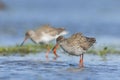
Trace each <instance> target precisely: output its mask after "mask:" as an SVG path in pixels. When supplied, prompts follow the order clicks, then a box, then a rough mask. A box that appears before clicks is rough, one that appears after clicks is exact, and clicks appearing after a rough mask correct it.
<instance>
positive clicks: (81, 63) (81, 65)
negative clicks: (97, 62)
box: [79, 54, 84, 68]
mask: <svg viewBox="0 0 120 80" xmlns="http://www.w3.org/2000/svg"><path fill="white" fill-rule="evenodd" d="M79 67H80V68H81V67H84V65H83V54H81V55H80V63H79Z"/></svg>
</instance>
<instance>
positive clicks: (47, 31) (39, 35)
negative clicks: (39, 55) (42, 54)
mask: <svg viewBox="0 0 120 80" xmlns="http://www.w3.org/2000/svg"><path fill="white" fill-rule="evenodd" d="M65 34H67V31H66V30H65V29H64V28H55V27H51V26H49V25H43V26H41V27H40V28H38V29H37V30H35V31H33V30H29V31H27V32H26V34H25V39H24V41H23V42H22V43H21V46H22V45H23V44H24V42H25V41H26V40H27V39H28V38H30V39H31V40H32V41H33V42H34V43H40V44H41V43H43V44H46V45H47V52H46V57H48V54H49V52H50V47H49V43H50V42H51V41H52V40H55V39H56V38H57V37H58V36H60V35H65ZM54 54H55V56H56V57H58V55H57V54H56V53H54Z"/></svg>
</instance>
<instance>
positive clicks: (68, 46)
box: [53, 33, 96, 67]
mask: <svg viewBox="0 0 120 80" xmlns="http://www.w3.org/2000/svg"><path fill="white" fill-rule="evenodd" d="M95 42H96V39H95V38H90V37H86V36H84V35H82V33H76V34H73V35H72V36H71V37H69V38H64V37H63V36H59V37H58V38H57V39H56V45H55V46H54V48H53V53H54V54H56V49H57V48H58V46H59V45H60V47H61V48H62V49H63V50H64V51H65V52H67V53H68V54H70V55H75V56H80V61H79V67H84V65H83V54H84V53H85V52H86V51H87V50H88V49H89V48H90V47H91V46H92V45H93V44H94V43H95Z"/></svg>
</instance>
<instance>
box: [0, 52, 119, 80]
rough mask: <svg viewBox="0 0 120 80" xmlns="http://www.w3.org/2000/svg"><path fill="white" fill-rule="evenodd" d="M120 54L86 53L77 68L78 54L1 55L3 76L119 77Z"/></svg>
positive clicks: (15, 79) (22, 79)
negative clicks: (82, 61) (54, 57)
mask: <svg viewBox="0 0 120 80" xmlns="http://www.w3.org/2000/svg"><path fill="white" fill-rule="evenodd" d="M119 60H120V55H107V56H106V58H102V57H100V56H97V55H90V54H86V55H85V57H84V64H85V68H82V69H79V68H78V61H79V57H74V56H68V55H65V54H60V57H59V58H58V59H57V60H54V59H53V55H52V54H50V58H49V61H48V60H47V59H46V58H45V57H44V53H40V54H36V55H32V54H30V55H26V56H23V57H21V56H8V57H6V56H5V57H0V79H1V80H53V79H55V80H113V79H114V80H119V78H120V63H119Z"/></svg>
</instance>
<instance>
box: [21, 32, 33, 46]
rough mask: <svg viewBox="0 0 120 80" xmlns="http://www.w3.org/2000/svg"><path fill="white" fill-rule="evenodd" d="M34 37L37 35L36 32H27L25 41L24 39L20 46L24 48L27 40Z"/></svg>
mask: <svg viewBox="0 0 120 80" xmlns="http://www.w3.org/2000/svg"><path fill="white" fill-rule="evenodd" d="M34 35H35V32H34V31H32V30H29V31H27V32H26V33H25V39H24V41H23V42H22V43H21V45H20V46H22V45H23V44H24V43H25V41H26V40H27V39H29V38H32V37H33V36H34Z"/></svg>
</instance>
